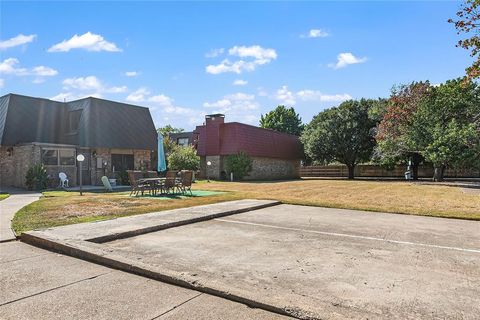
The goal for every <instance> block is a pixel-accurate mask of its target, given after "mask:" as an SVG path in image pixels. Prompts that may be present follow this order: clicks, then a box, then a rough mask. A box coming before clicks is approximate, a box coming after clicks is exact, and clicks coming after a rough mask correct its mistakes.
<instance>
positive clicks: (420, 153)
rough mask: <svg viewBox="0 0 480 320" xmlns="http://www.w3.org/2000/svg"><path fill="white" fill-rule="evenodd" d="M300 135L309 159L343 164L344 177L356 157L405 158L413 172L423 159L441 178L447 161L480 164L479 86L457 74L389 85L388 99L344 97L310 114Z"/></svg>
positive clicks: (357, 160)
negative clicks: (437, 82) (438, 79)
mask: <svg viewBox="0 0 480 320" xmlns="http://www.w3.org/2000/svg"><path fill="white" fill-rule="evenodd" d="M301 141H302V142H303V144H304V148H305V153H306V154H307V156H309V157H310V158H312V159H313V160H314V161H315V162H317V163H323V164H328V163H332V162H339V163H343V164H345V165H346V166H347V167H348V172H349V174H348V177H349V178H350V179H353V178H354V170H355V166H356V164H358V163H360V162H368V161H375V162H378V163H381V164H383V165H386V166H393V165H395V164H399V163H403V164H405V163H407V162H410V163H411V164H412V166H413V168H412V169H413V177H414V178H417V177H418V165H419V164H420V163H421V162H426V163H430V164H432V165H433V167H434V177H433V179H434V181H442V180H443V175H444V172H445V168H447V167H453V168H474V167H479V166H480V87H479V85H478V84H477V83H476V82H473V81H469V80H468V79H467V80H466V79H463V78H459V79H454V80H449V81H447V82H445V83H442V84H440V85H437V86H432V85H431V84H430V83H429V82H428V81H426V82H413V83H411V84H408V85H401V86H397V87H395V88H393V89H392V93H391V96H390V98H389V99H388V100H385V99H378V100H371V99H361V100H350V101H346V102H343V103H342V104H340V105H339V106H338V107H334V108H331V109H327V110H325V111H322V112H320V113H319V114H318V115H316V116H315V117H314V118H313V120H312V121H311V122H310V123H309V124H308V125H307V126H306V128H305V130H304V132H303V134H302V136H301Z"/></svg>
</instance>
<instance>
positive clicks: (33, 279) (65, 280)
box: [0, 243, 112, 305]
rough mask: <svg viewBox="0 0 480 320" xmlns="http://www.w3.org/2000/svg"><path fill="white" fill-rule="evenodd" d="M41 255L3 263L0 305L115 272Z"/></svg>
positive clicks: (65, 257) (68, 258)
mask: <svg viewBox="0 0 480 320" xmlns="http://www.w3.org/2000/svg"><path fill="white" fill-rule="evenodd" d="M3 245H4V244H2V245H1V246H3ZM17 245H24V244H19V243H17ZM24 246H25V245H24ZM41 252H42V254H40V253H39V254H38V255H37V256H34V257H32V258H28V259H19V260H13V261H9V262H5V263H2V264H0V268H1V269H0V305H1V304H5V303H9V302H12V301H14V300H18V299H23V298H25V297H28V296H31V295H35V294H38V293H41V292H44V291H46V290H52V289H55V288H58V287H62V286H65V285H69V284H71V283H75V282H78V281H83V280H85V279H90V278H94V277H97V276H100V275H103V274H106V273H109V272H111V271H112V270H111V269H109V268H105V267H102V266H99V265H96V264H92V263H88V262H86V261H83V260H80V259H75V258H71V257H68V256H64V255H60V254H56V253H49V254H43V253H44V252H46V251H45V250H41ZM45 261H48V263H45Z"/></svg>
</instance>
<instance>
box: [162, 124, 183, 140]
mask: <svg viewBox="0 0 480 320" xmlns="http://www.w3.org/2000/svg"><path fill="white" fill-rule="evenodd" d="M183 131H184V130H183V129H182V128H175V127H172V126H171V125H169V124H167V125H166V126H164V127H160V128H158V129H157V132H158V133H159V134H161V135H162V136H163V137H168V135H169V134H170V133H180V132H183Z"/></svg>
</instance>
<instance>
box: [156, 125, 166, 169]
mask: <svg viewBox="0 0 480 320" xmlns="http://www.w3.org/2000/svg"><path fill="white" fill-rule="evenodd" d="M157 141H158V161H157V171H158V172H163V171H167V164H166V162H165V150H163V136H162V135H161V134H159V135H158V138H157Z"/></svg>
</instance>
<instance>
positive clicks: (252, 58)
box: [205, 45, 277, 74]
mask: <svg viewBox="0 0 480 320" xmlns="http://www.w3.org/2000/svg"><path fill="white" fill-rule="evenodd" d="M228 54H229V55H230V56H233V57H238V58H240V59H239V60H235V61H230V60H229V59H223V60H222V61H221V62H220V63H219V64H216V65H215V64H212V65H208V66H207V67H206V68H205V71H206V72H207V73H210V74H220V73H225V72H233V73H237V74H240V73H242V72H244V71H248V72H250V71H254V70H255V69H256V67H257V66H260V65H264V64H267V63H270V62H271V61H272V60H275V59H276V58H277V53H276V51H275V50H274V49H270V48H262V47H261V46H259V45H254V46H250V47H246V46H234V47H232V48H230V49H229V50H228Z"/></svg>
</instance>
